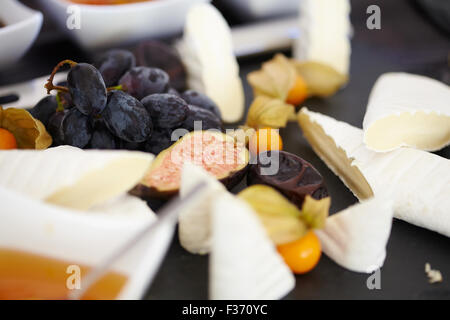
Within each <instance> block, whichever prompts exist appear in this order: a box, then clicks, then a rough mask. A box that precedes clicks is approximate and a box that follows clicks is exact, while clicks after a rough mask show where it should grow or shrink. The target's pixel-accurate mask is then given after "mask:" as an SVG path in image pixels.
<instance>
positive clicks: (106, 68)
mask: <svg viewBox="0 0 450 320" xmlns="http://www.w3.org/2000/svg"><path fill="white" fill-rule="evenodd" d="M94 66H95V67H96V68H97V69H98V70H99V71H100V73H101V74H102V76H103V80H105V84H106V86H107V87H113V86H116V85H117V84H118V83H119V80H120V78H121V77H122V76H123V75H124V74H125V73H126V72H127V71H128V70H130V69H131V68H133V67H135V66H136V58H135V57H134V54H133V53H131V52H130V51H128V50H122V49H113V50H109V51H107V52H105V53H103V54H101V55H99V56H98V57H97V58H96V59H95V61H94Z"/></svg>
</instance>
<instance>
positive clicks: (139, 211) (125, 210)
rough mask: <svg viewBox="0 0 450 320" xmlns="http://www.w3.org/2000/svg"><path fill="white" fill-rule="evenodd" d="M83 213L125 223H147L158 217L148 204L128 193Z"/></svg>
mask: <svg viewBox="0 0 450 320" xmlns="http://www.w3.org/2000/svg"><path fill="white" fill-rule="evenodd" d="M82 212H84V213H87V214H89V215H92V214H95V215H96V216H105V217H110V218H116V219H121V220H123V221H124V222H126V221H133V220H139V219H142V220H143V221H145V222H148V221H154V220H156V215H155V213H154V212H153V211H152V209H150V207H149V206H148V205H147V202H145V201H144V200H142V199H140V198H137V197H135V196H131V195H129V194H127V193H124V194H122V195H120V196H118V197H116V198H114V199H111V200H109V201H107V202H105V203H102V204H99V205H95V206H93V207H92V208H90V209H89V210H88V211H82ZM130 218H132V219H130Z"/></svg>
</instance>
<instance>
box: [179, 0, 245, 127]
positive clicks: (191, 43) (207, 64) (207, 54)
mask: <svg viewBox="0 0 450 320" xmlns="http://www.w3.org/2000/svg"><path fill="white" fill-rule="evenodd" d="M177 48H178V51H179V53H180V56H181V58H182V60H183V63H184V65H185V67H186V70H187V73H188V86H189V88H191V89H193V90H196V91H199V92H201V93H204V94H206V95H207V96H208V97H210V98H211V99H212V100H213V101H214V102H215V103H216V104H217V106H218V107H219V109H220V111H221V113H222V118H223V121H225V122H237V121H239V120H240V119H241V118H242V116H243V114H244V104H245V97H244V89H243V85H242V81H241V79H240V77H239V65H238V63H237V60H236V57H235V55H234V52H233V41H232V37H231V30H230V27H229V26H228V24H227V22H226V21H225V19H224V18H223V16H222V15H221V13H220V12H219V11H218V10H217V9H216V8H215V7H213V6H212V5H210V4H207V3H205V4H199V5H195V6H193V7H192V8H191V9H190V10H189V12H188V15H187V18H186V24H185V29H184V35H183V39H182V40H181V42H179V43H178V45H177Z"/></svg>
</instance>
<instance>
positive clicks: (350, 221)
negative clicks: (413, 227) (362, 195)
mask: <svg viewBox="0 0 450 320" xmlns="http://www.w3.org/2000/svg"><path fill="white" fill-rule="evenodd" d="M392 218H393V211H392V202H391V201H389V200H388V199H386V198H383V197H377V198H372V199H370V200H367V201H364V202H362V203H359V204H356V205H354V206H351V207H349V208H347V209H345V210H343V211H341V212H339V213H336V214H334V215H332V216H330V217H329V218H327V220H326V223H325V228H324V229H322V230H316V234H317V235H318V236H319V238H320V242H321V244H322V250H323V252H325V254H326V255H327V256H329V257H330V258H331V259H333V260H334V261H335V262H336V263H337V264H339V265H340V266H342V267H344V268H347V269H349V270H351V271H355V272H362V273H371V272H373V271H375V270H377V269H379V268H381V267H382V266H383V263H384V259H385V257H386V244H387V242H388V239H389V235H390V233H391V226H392Z"/></svg>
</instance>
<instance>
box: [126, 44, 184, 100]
mask: <svg viewBox="0 0 450 320" xmlns="http://www.w3.org/2000/svg"><path fill="white" fill-rule="evenodd" d="M135 55H136V60H137V65H139V66H145V67H154V68H159V69H162V70H164V71H165V72H167V73H168V74H169V77H170V85H171V86H172V87H173V88H175V89H177V90H180V91H182V90H184V89H185V88H186V70H185V68H184V65H183V63H182V61H181V59H180V57H179V56H178V53H177V52H176V51H175V50H174V49H173V48H172V47H170V46H168V45H166V44H165V43H162V42H158V41H146V42H142V43H141V44H139V46H138V47H137V48H136V50H135Z"/></svg>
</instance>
